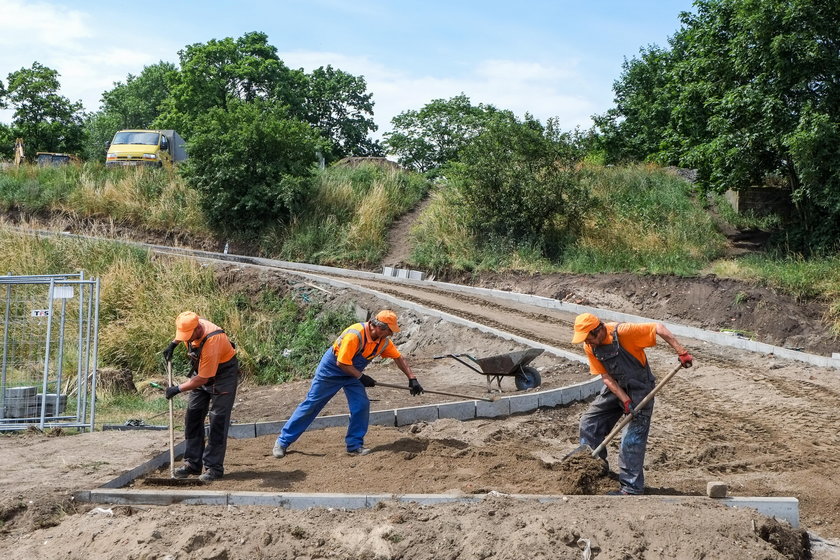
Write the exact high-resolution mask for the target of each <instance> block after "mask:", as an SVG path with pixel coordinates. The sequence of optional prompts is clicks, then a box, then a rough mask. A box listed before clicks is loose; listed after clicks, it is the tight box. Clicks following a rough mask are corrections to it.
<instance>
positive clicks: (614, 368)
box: [572, 313, 694, 495]
mask: <svg viewBox="0 0 840 560" xmlns="http://www.w3.org/2000/svg"><path fill="white" fill-rule="evenodd" d="M657 335H658V336H659V337H661V338H662V340H664V341H665V342H667V343H668V344H669V345H670V346H671V348H673V349H674V351H676V353H677V355H678V357H679V360H680V363H681V364H682V366H683V367H691V364H692V361H693V360H694V358H693V357H692V356H691V354H689V353H688V351H687V350H686V349H685V347H684V346H682V345H681V344H680V343H679V342H678V341H677V339H676V337H675V336H674V335H673V333H671V331H669V330H668V329H667V328H666V327H665V325H663V324H662V323H602V322H601V321H600V319H598V318H597V317H596V316H595V315H593V314H591V313H581V314H580V315H578V316H577V317H576V318H575V326H574V336H573V338H572V343H573V344H578V343H581V342H583V343H584V349H585V351H586V356H587V358H588V359H589V369H590V372H591V373H592V374H593V375H600V376H601V378H602V379H603V380H604V388H603V389H602V390H601V392H600V393H598V395H597V396H596V397H595V400H593V401H592V404H591V405H590V406H589V408H588V409H587V411H586V412H585V413H584V414H583V416H582V417H581V419H580V443H581V444H582V445H588V446H589V447H591V448H592V449H595V448H596V447H598V446H599V445H600V444H601V442H602V441H604V438H605V437H606V436H607V434H608V433H609V432H610V431H611V430H612V429H613V427H615V425H616V423H618V421H619V420H620V419H621V417H622V415H624V414H633V419H632V420H631V421H630V423H629V424H628V425H627V428H626V430H625V432H624V435H623V436H622V438H621V446H620V449H619V454H618V466H619V475H618V481H619V484H620V488H619V490H617V491H613V492H610V494H626V495H632V494H643V493H644V491H645V474H644V465H645V450H646V448H647V439H648V432H649V431H650V419H651V416H652V414H653V401H654V399H651V400H650V401H649V402H648V404H647V405H646V406H645V407H644V408H643V409H641V410H639V411H634V406H635V405H636V404H638V403H640V402H641V401H642V400H643V399H644V398H645V397H646V396H647V395H648V393H650V392H651V390H652V389H653V388H654V386H655V385H656V379H655V378H654V376H653V373H652V372H651V370H650V364H649V363H648V360H647V355H646V354H645V348H650V347H651V346H656V337H657ZM599 457H600V458H601V459H603V460H604V461H606V460H607V450H606V448H604V449H603V450H602V451H601V452H600V454H599Z"/></svg>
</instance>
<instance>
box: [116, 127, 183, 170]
mask: <svg viewBox="0 0 840 560" xmlns="http://www.w3.org/2000/svg"><path fill="white" fill-rule="evenodd" d="M185 159H187V150H186V142H184V139H183V138H181V136H180V135H179V134H178V133H177V132H175V131H174V130H120V131H118V132H117V133H116V134H115V135H114V139H113V140H111V142H110V143H109V144H108V154H107V155H106V156H105V167H117V166H122V165H152V166H155V167H161V166H164V165H165V166H167V167H168V166H171V165H172V164H174V163H178V162H181V161H184V160H185Z"/></svg>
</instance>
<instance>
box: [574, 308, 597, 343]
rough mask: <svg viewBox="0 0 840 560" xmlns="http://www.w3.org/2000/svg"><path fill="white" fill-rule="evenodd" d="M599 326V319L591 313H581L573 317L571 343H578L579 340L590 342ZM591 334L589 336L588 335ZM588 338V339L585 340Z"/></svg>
mask: <svg viewBox="0 0 840 560" xmlns="http://www.w3.org/2000/svg"><path fill="white" fill-rule="evenodd" d="M600 328H601V320H600V319H598V317H596V316H595V315H593V314H592V313H581V314H580V315H578V316H577V317H575V329H574V335H573V336H572V344H579V343H581V342H584V341H586V342H592V340H591V339H594V338H595V336H596V334H598V329H600ZM590 335H591V336H590ZM587 338H589V339H590V340H586V339H587Z"/></svg>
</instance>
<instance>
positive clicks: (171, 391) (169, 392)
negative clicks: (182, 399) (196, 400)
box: [166, 385, 181, 399]
mask: <svg viewBox="0 0 840 560" xmlns="http://www.w3.org/2000/svg"><path fill="white" fill-rule="evenodd" d="M180 392H181V388H180V387H178V386H177V385H170V386H169V387H167V388H166V398H167V399H171V398H172V397H174V396H175V395H177V394H178V393H180Z"/></svg>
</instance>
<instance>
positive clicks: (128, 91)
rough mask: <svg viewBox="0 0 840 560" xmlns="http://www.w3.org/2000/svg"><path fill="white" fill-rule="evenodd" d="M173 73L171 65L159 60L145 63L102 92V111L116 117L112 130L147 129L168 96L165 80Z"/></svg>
mask: <svg viewBox="0 0 840 560" xmlns="http://www.w3.org/2000/svg"><path fill="white" fill-rule="evenodd" d="M175 72H176V68H175V65H174V64H172V63H171V62H163V61H160V62H158V63H157V64H153V65H151V66H146V67H145V68H143V71H142V72H140V74H139V75H137V76H134V75H132V74H129V75H128V77H127V78H126V80H125V83H123V82H117V83H115V84H114V88H113V89H112V90H110V91H106V92H105V93H103V94H102V111H103V112H104V113H106V114H107V115H108V116H109V117H116V119H117V122H116V124H117V127H118V128H116V129H115V130H114V132H116V131H117V130H120V129H124V128H141V129H142V128H149V127H150V126H151V125H152V122H154V120H155V119H156V118H157V117H158V115H160V111H161V106H162V105H163V101H164V100H165V99H166V98H167V97H168V96H169V82H170V81H171V79H172V75H173V74H174V73H175Z"/></svg>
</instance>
